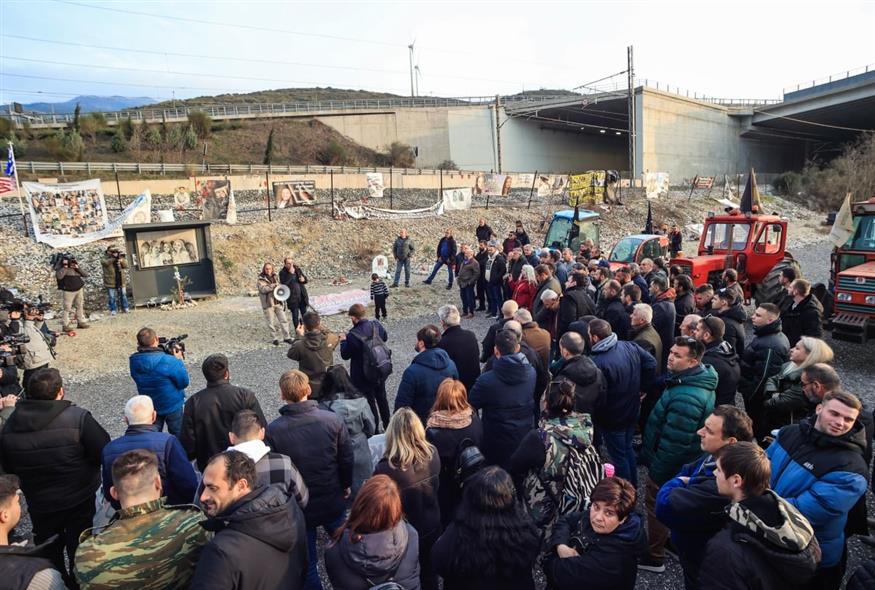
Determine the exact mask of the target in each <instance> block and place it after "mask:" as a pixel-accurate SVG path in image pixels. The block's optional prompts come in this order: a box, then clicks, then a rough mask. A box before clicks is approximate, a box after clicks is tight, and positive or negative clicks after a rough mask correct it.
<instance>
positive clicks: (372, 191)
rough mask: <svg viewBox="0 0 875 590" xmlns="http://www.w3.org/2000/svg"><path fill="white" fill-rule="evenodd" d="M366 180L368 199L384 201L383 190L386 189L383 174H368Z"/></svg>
mask: <svg viewBox="0 0 875 590" xmlns="http://www.w3.org/2000/svg"><path fill="white" fill-rule="evenodd" d="M365 178H366V180H367V181H368V198H369V199H382V198H383V190H384V189H385V185H384V184H383V173H382V172H368V173H367V174H365Z"/></svg>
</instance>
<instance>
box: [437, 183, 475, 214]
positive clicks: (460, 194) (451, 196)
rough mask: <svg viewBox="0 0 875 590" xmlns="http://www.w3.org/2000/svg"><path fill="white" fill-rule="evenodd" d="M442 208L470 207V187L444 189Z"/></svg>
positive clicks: (453, 209) (449, 209)
mask: <svg viewBox="0 0 875 590" xmlns="http://www.w3.org/2000/svg"><path fill="white" fill-rule="evenodd" d="M443 197H444V210H445V211H459V210H462V209H470V208H471V189H470V188H448V189H444V194H443Z"/></svg>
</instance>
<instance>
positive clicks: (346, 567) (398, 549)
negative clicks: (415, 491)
mask: <svg viewBox="0 0 875 590" xmlns="http://www.w3.org/2000/svg"><path fill="white" fill-rule="evenodd" d="M325 570H326V571H327V572H328V578H329V579H330V580H331V585H332V586H333V587H334V589H335V590H367V589H368V588H371V587H373V586H376V585H377V584H382V583H383V582H388V581H389V580H391V581H393V582H395V583H397V584H398V585H399V586H401V587H402V588H404V589H405V590H419V588H420V586H419V535H417V533H416V529H414V528H413V527H412V526H410V525H409V524H407V523H406V522H404V520H403V519H402V512H401V495H400V494H399V493H398V485H397V484H396V483H395V482H394V481H392V479H391V478H390V477H387V476H385V475H375V476H374V477H372V478H371V479H369V480H368V481H366V482H365V485H363V486H362V489H361V491H359V494H358V495H357V496H356V498H355V501H354V502H353V503H352V508H351V509H350V511H349V518H347V519H346V522H345V523H343V526H341V527H340V528H339V529H338V530H337V532H335V533H334V542H333V543H332V544H330V545H329V546H328V547H327V548H326V549H325Z"/></svg>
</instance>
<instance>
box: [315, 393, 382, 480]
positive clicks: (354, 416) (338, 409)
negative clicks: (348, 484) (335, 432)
mask: <svg viewBox="0 0 875 590" xmlns="http://www.w3.org/2000/svg"><path fill="white" fill-rule="evenodd" d="M319 407H321V408H322V409H324V410H328V411H330V412H334V413H335V414H337V415H338V416H340V417H341V418H343V422H344V424H346V431H347V433H348V434H349V442H350V444H351V445H352V454H353V457H354V458H355V465H354V467H353V469H352V494H353V497H355V494H356V493H358V491H359V488H361V487H362V484H363V483H364V482H365V480H366V479H368V478H369V477H370V476H371V474H372V473H373V472H374V463H373V458H372V457H371V449H370V447H369V446H368V439H369V438H371V437H372V436H374V435H375V434H376V433H377V423H376V420H375V418H374V414H373V412H372V411H371V407H370V406H369V405H368V400H367V398H365V397H345V396H338V397H336V398H334V399H330V400H326V399H323V400H322V401H320V402H319Z"/></svg>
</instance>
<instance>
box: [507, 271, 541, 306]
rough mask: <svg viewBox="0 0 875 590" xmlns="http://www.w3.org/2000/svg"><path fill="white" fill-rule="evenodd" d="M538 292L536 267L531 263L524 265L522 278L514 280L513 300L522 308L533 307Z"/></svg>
mask: <svg viewBox="0 0 875 590" xmlns="http://www.w3.org/2000/svg"><path fill="white" fill-rule="evenodd" d="M537 292H538V281H537V280H536V279H535V269H534V268H533V267H532V265H530V264H526V265H525V266H523V270H522V272H521V273H520V278H519V280H517V281H514V282H513V297H512V298H513V300H514V301H516V302H517V304H518V305H519V306H520V307H521V308H525V309H529V310H531V309H532V306H533V305H534V303H535V294H536V293H537Z"/></svg>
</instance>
